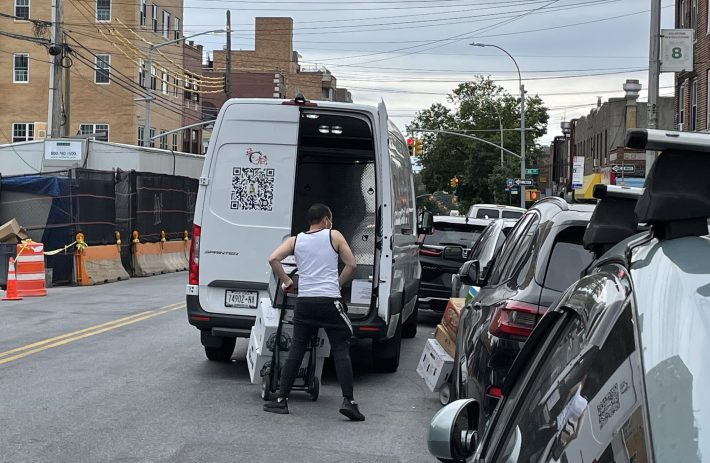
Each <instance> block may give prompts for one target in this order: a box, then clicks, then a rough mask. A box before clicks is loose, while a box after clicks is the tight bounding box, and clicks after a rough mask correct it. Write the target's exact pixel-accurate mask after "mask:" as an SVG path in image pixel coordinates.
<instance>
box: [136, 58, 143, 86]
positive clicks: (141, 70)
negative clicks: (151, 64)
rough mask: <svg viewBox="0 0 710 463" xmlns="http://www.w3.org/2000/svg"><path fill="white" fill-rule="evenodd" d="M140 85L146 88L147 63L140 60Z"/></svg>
mask: <svg viewBox="0 0 710 463" xmlns="http://www.w3.org/2000/svg"><path fill="white" fill-rule="evenodd" d="M138 85H140V86H141V87H143V88H145V61H143V60H142V59H139V60H138Z"/></svg>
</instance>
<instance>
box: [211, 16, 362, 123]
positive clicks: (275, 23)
mask: <svg viewBox="0 0 710 463" xmlns="http://www.w3.org/2000/svg"><path fill="white" fill-rule="evenodd" d="M231 58H232V64H231V68H232V78H231V88H230V92H229V96H231V97H233V98H294V97H295V96H296V94H298V93H299V92H300V93H302V94H303V95H304V96H305V97H306V98H307V99H309V100H329V101H342V102H352V96H351V95H350V92H349V91H348V90H347V89H345V88H338V85H337V79H336V78H335V76H333V75H332V74H331V73H330V71H329V70H328V69H326V68H325V67H322V66H317V67H306V66H301V64H300V63H299V58H300V55H299V54H298V52H297V51H295V50H294V49H293V19H292V18H285V17H279V18H264V17H260V18H256V29H255V46H254V50H232V53H231ZM226 69H227V51H226V50H215V51H214V52H213V58H212V59H211V60H210V61H209V62H208V65H207V68H206V69H205V70H204V75H205V76H209V77H220V78H223V77H224V74H225V70H226ZM227 98H228V95H227V94H209V95H205V101H204V107H205V117H206V118H207V117H209V116H214V115H216V113H217V112H218V111H219V108H220V107H221V106H222V104H223V103H224V102H225V101H226V100H227Z"/></svg>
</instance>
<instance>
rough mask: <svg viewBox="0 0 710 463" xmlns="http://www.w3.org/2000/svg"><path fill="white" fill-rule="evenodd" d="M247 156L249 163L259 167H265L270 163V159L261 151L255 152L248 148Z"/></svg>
mask: <svg viewBox="0 0 710 463" xmlns="http://www.w3.org/2000/svg"><path fill="white" fill-rule="evenodd" d="M246 154H247V158H249V162H251V163H252V164H256V165H257V166H265V165H267V164H268V163H269V162H268V161H269V159H268V158H267V157H266V155H265V154H263V153H262V152H261V151H254V150H253V149H252V148H247V153H246Z"/></svg>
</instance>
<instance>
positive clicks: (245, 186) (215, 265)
mask: <svg viewBox="0 0 710 463" xmlns="http://www.w3.org/2000/svg"><path fill="white" fill-rule="evenodd" d="M227 105H228V107H226V108H224V109H223V111H224V115H223V117H222V118H221V120H220V122H221V123H220V124H219V126H218V127H215V133H214V135H213V137H214V138H215V139H216V140H215V146H214V148H213V152H212V153H211V158H210V159H211V160H210V166H209V175H208V177H207V178H204V179H202V180H201V181H202V182H208V184H207V185H206V187H205V188H206V191H205V199H204V203H203V209H202V218H201V219H202V221H201V224H200V225H201V227H202V237H201V245H200V254H199V260H200V273H199V299H200V305H201V306H202V307H203V308H204V310H205V311H207V312H212V313H224V314H234V315H251V316H254V315H255V314H256V308H257V305H258V303H259V299H260V298H261V297H265V296H266V291H267V288H268V282H269V277H270V275H271V270H270V268H269V265H268V262H267V257H268V256H269V254H270V253H271V251H272V250H273V249H274V248H276V246H278V245H279V244H280V243H281V242H282V241H283V240H284V238H285V237H287V236H289V235H290V232H291V218H292V217H291V214H292V206H293V191H294V178H295V170H296V153H297V145H298V125H299V117H300V111H299V107H298V106H291V105H282V104H264V103H249V102H228V103H227Z"/></svg>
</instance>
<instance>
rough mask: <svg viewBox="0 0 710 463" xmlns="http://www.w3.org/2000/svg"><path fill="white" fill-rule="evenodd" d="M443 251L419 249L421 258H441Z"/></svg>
mask: <svg viewBox="0 0 710 463" xmlns="http://www.w3.org/2000/svg"><path fill="white" fill-rule="evenodd" d="M442 253H443V251H440V250H438V249H429V248H421V249H419V255H420V256H428V257H441V254H442Z"/></svg>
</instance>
